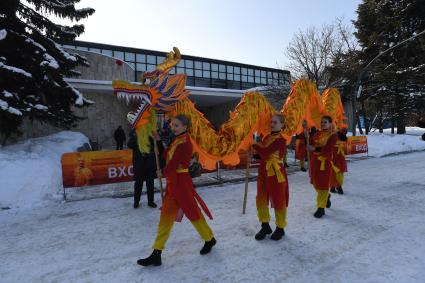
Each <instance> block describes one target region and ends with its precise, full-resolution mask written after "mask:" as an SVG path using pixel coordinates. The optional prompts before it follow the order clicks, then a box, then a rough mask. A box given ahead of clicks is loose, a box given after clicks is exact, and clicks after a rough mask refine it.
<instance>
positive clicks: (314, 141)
mask: <svg viewBox="0 0 425 283" xmlns="http://www.w3.org/2000/svg"><path fill="white" fill-rule="evenodd" d="M336 141H337V136H336V134H335V133H334V132H333V131H331V130H321V131H318V132H316V133H315V134H314V135H313V136H311V137H310V144H311V145H312V146H313V147H315V150H314V151H313V152H311V154H310V162H311V165H310V178H311V183H312V184H313V186H314V188H315V190H316V192H317V207H318V208H325V207H326V203H327V200H328V194H329V187H330V182H331V174H332V170H333V167H332V160H333V150H334V147H335V144H336Z"/></svg>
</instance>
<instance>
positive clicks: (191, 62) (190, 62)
mask: <svg viewBox="0 0 425 283" xmlns="http://www.w3.org/2000/svg"><path fill="white" fill-rule="evenodd" d="M184 63H185V64H186V68H192V69H193V61H192V60H184Z"/></svg>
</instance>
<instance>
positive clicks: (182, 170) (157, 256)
mask: <svg viewBox="0 0 425 283" xmlns="http://www.w3.org/2000/svg"><path fill="white" fill-rule="evenodd" d="M189 126H190V121H189V119H188V118H187V117H186V116H184V115H177V116H176V117H175V118H174V119H173V120H172V122H171V127H172V130H173V132H174V133H175V134H176V138H175V140H174V141H173V142H172V143H171V145H170V147H169V148H167V149H166V151H165V152H164V156H165V159H166V165H165V168H164V169H163V172H164V176H165V178H166V181H167V187H166V192H165V197H164V200H163V203H162V208H161V216H160V220H159V224H158V232H157V236H156V239H155V242H154V244H153V246H152V248H153V252H152V254H151V255H150V256H149V257H147V258H144V259H139V260H138V261H137V264H139V265H142V266H148V265H154V266H159V265H161V252H162V250H163V249H164V246H165V243H166V241H167V239H168V237H169V236H170V233H171V229H172V227H173V224H174V221H175V220H176V221H180V220H181V217H182V216H183V215H182V214H179V212H182V213H184V215H186V217H187V218H188V219H189V220H190V221H191V223H192V225H193V226H194V228H195V229H196V231H198V233H199V235H200V236H201V238H202V239H203V240H204V241H205V244H204V246H203V248H202V249H201V251H200V253H201V254H202V255H204V254H207V253H209V252H210V251H211V249H212V247H213V246H214V245H215V244H216V240H215V238H214V235H213V232H212V230H211V228H210V227H209V226H208V224H207V222H206V221H205V218H204V216H203V214H202V212H201V210H200V208H199V206H198V204H199V205H200V206H201V208H202V210H203V211H204V212H205V214H206V215H207V216H208V217H209V218H210V219H212V216H211V213H210V212H209V210H208V207H207V206H206V204H205V203H204V202H203V200H202V199H201V197H200V196H199V195H198V194H197V193H196V191H195V188H194V186H193V183H192V178H191V177H190V175H189V170H188V167H189V163H190V160H191V158H192V151H193V150H192V144H191V142H190V139H189V135H188V134H187V132H186V131H187V129H188V127H189ZM158 174H161V172H160V171H158ZM179 215H180V216H181V217H179Z"/></svg>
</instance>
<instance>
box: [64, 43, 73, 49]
mask: <svg viewBox="0 0 425 283" xmlns="http://www.w3.org/2000/svg"><path fill="white" fill-rule="evenodd" d="M62 47H63V48H70V49H75V45H68V44H63V45H62Z"/></svg>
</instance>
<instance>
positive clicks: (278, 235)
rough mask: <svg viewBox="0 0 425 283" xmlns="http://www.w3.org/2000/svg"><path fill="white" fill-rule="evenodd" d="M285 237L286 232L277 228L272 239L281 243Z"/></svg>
mask: <svg viewBox="0 0 425 283" xmlns="http://www.w3.org/2000/svg"><path fill="white" fill-rule="evenodd" d="M283 236H285V230H284V229H283V228H278V227H276V230H274V232H273V234H272V235H271V236H270V239H272V240H275V241H279V240H280V239H282V237H283Z"/></svg>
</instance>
